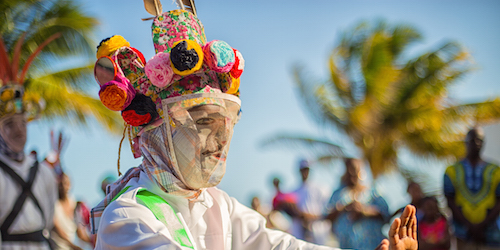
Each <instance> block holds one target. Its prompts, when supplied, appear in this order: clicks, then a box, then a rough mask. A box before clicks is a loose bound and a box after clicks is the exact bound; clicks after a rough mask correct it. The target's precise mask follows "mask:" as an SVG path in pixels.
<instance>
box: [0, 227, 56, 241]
mask: <svg viewBox="0 0 500 250" xmlns="http://www.w3.org/2000/svg"><path fill="white" fill-rule="evenodd" d="M2 241H35V242H44V241H47V239H46V238H45V236H44V235H43V230H40V231H36V232H32V233H26V234H7V235H2Z"/></svg>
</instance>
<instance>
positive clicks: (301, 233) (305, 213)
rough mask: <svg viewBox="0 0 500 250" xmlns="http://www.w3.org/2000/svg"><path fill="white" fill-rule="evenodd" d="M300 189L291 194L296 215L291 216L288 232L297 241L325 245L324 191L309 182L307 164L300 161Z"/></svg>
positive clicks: (325, 198) (325, 195)
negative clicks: (297, 239) (293, 198)
mask: <svg viewBox="0 0 500 250" xmlns="http://www.w3.org/2000/svg"><path fill="white" fill-rule="evenodd" d="M299 172H300V177H301V181H302V183H301V185H300V187H299V188H298V189H297V190H295V191H294V192H293V194H295V196H296V199H297V208H298V215H296V216H293V220H292V227H291V229H290V232H291V233H292V235H294V236H295V237H297V238H299V239H303V240H305V241H309V242H312V243H315V244H319V245H323V244H325V242H326V240H327V237H328V234H329V228H330V226H331V225H330V223H329V221H326V220H324V219H323V214H324V213H325V211H326V205H327V202H328V194H326V193H325V190H324V189H321V188H320V187H319V186H318V185H316V184H314V183H313V182H311V181H309V172H310V168H309V162H308V161H307V160H304V159H303V160H300V162H299Z"/></svg>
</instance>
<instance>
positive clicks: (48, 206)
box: [0, 85, 57, 250]
mask: <svg viewBox="0 0 500 250" xmlns="http://www.w3.org/2000/svg"><path fill="white" fill-rule="evenodd" d="M0 92H1V93H0V96H1V97H2V98H0V99H1V100H0V222H1V238H0V248H1V249H4V250H6V249H50V248H49V244H48V241H47V237H48V236H49V235H48V232H49V230H50V229H51V228H52V225H53V222H52V219H53V215H54V204H55V202H56V200H57V181H56V178H55V174H54V172H53V171H52V170H51V169H49V168H48V167H47V166H45V165H42V164H38V162H37V160H36V159H35V158H34V157H33V155H29V156H26V155H25V154H24V145H25V143H26V124H27V117H26V114H25V112H24V111H25V110H24V105H23V103H22V93H23V90H22V87H21V86H17V85H5V86H2V88H1V89H0Z"/></svg>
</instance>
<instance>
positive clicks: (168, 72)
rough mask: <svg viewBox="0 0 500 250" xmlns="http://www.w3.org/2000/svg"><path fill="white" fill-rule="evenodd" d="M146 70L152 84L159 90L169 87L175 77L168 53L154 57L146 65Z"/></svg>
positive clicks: (161, 53)
mask: <svg viewBox="0 0 500 250" xmlns="http://www.w3.org/2000/svg"><path fill="white" fill-rule="evenodd" d="M144 70H145V71H146V75H147V76H148V78H149V80H150V81H151V83H152V84H153V85H155V86H156V87H158V88H164V87H166V86H168V85H169V84H170V83H171V81H172V77H173V76H174V72H173V70H172V67H171V66H170V56H169V54H168V53H163V52H159V53H158V54H156V55H155V56H153V58H151V59H150V60H149V61H148V63H147V64H146V67H145V68H144Z"/></svg>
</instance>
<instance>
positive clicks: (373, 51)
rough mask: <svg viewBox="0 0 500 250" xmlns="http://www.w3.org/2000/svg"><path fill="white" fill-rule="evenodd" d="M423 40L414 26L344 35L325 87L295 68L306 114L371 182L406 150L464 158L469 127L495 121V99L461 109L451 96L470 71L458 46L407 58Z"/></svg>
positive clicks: (498, 104) (499, 109)
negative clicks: (366, 170)
mask: <svg viewBox="0 0 500 250" xmlns="http://www.w3.org/2000/svg"><path fill="white" fill-rule="evenodd" d="M420 39H421V35H420V33H419V32H418V31H417V30H416V29H415V28H413V27H412V26H408V25H394V26H390V25H388V24H386V23H384V22H378V23H377V24H376V25H369V24H368V23H366V22H363V23H361V24H359V25H358V26H356V27H355V28H354V29H352V30H350V31H347V32H345V33H343V35H342V37H341V39H340V42H339V44H338V45H337V46H336V47H335V48H334V50H333V52H332V54H331V56H330V59H329V69H330V77H329V79H328V80H327V81H323V82H321V81H314V80H311V77H309V76H308V75H307V74H306V73H305V71H304V70H303V68H301V67H298V66H297V67H295V68H294V74H295V79H296V82H297V85H298V89H299V91H300V95H301V97H302V99H303V101H304V102H305V103H306V104H307V105H306V107H307V111H306V112H307V113H308V114H309V115H311V116H312V117H313V118H314V120H315V121H317V122H318V124H320V125H321V126H326V127H328V128H332V129H335V130H337V131H338V132H339V133H341V134H344V135H346V136H347V137H348V138H349V139H350V141H352V143H353V144H354V145H355V146H356V147H357V148H358V149H359V150H360V152H361V154H362V157H363V158H364V159H365V160H366V161H367V162H368V163H369V166H370V168H371V171H372V174H373V175H374V177H376V176H377V175H379V174H381V173H383V172H385V171H387V170H390V169H394V168H396V167H397V159H398V151H399V150H401V149H403V148H405V149H408V150H409V151H410V152H412V153H413V154H414V155H416V156H422V157H431V158H437V159H447V160H452V159H455V158H456V157H459V156H463V155H464V150H465V148H464V146H463V142H462V141H463V138H464V133H465V132H466V130H467V127H470V126H474V125H477V124H483V123H487V122H491V121H494V120H498V119H499V118H500V100H499V99H495V100H486V101H484V102H478V103H467V104H461V103H459V102H457V101H455V100H453V99H452V98H449V97H448V91H449V87H450V86H452V85H453V84H455V83H456V82H457V80H458V79H460V78H461V77H462V76H463V75H464V74H466V73H468V72H470V71H471V70H472V67H473V65H472V63H471V58H470V56H469V54H468V53H467V52H466V51H465V49H464V48H462V46H460V44H458V43H455V42H447V43H445V44H443V45H441V46H439V47H437V48H436V49H432V50H430V51H429V52H426V53H423V54H420V55H418V56H416V57H410V56H409V54H410V52H411V51H409V50H410V49H411V46H410V45H413V44H415V42H417V41H419V40H420ZM290 139H292V140H294V141H300V140H297V138H293V137H292V138H290V137H287V136H284V135H278V136H276V137H275V138H272V139H271V140H269V141H267V142H266V143H270V142H276V141H283V140H290ZM307 143H309V144H310V143H311V141H309V142H307Z"/></svg>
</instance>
